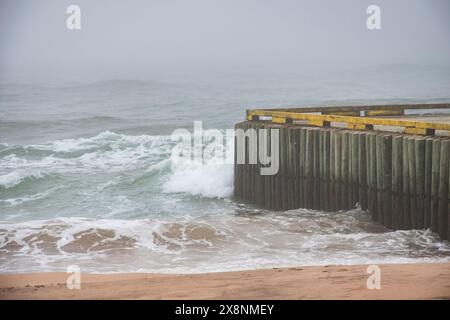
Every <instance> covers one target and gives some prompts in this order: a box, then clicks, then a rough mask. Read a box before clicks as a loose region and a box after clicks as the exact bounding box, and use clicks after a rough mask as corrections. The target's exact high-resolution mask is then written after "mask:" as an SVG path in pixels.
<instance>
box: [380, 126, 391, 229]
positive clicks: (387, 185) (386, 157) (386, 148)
mask: <svg viewBox="0 0 450 320" xmlns="http://www.w3.org/2000/svg"><path fill="white" fill-rule="evenodd" d="M382 148H383V149H382V154H383V186H382V187H383V190H382V194H383V195H382V199H383V207H382V208H383V213H382V215H383V223H384V225H385V226H386V227H388V228H392V135H383V147H382Z"/></svg>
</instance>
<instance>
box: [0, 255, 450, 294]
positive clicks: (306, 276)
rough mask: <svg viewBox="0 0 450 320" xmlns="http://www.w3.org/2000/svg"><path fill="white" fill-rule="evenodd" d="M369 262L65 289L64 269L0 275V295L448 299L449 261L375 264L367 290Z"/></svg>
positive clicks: (93, 280) (125, 278)
mask: <svg viewBox="0 0 450 320" xmlns="http://www.w3.org/2000/svg"><path fill="white" fill-rule="evenodd" d="M367 267H368V265H332V266H331V265H329V266H316V267H310V266H308V267H296V268H273V269H256V270H247V271H230V272H213V273H199V274H156V273H155V274H152V273H122V274H81V288H80V289H79V290H76V289H74V290H69V289H68V288H67V286H66V279H67V277H68V276H69V275H68V274H66V273H64V272H48V273H46V272H44V273H28V274H3V275H0V299H1V300H6V299H182V300H183V299H224V300H226V299H238V300H239V299H249V300H252V299H260V300H266V299H267V300H268V299H273V300H278V299H450V262H445V263H418V264H380V265H379V267H380V270H381V282H380V284H381V288H380V289H372V290H369V289H368V288H367V279H368V278H369V276H370V274H369V273H367Z"/></svg>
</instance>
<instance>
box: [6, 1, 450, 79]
mask: <svg viewBox="0 0 450 320" xmlns="http://www.w3.org/2000/svg"><path fill="white" fill-rule="evenodd" d="M70 4H76V5H79V6H80V8H81V27H82V28H81V30H76V31H73V30H72V31H71V30H68V29H67V28H66V19H67V17H68V15H67V14H66V8H67V6H68V5H70ZM370 4H377V5H379V6H380V7H381V22H382V29H381V30H377V31H369V30H368V29H367V28H366V19H367V14H366V9H367V7H368V6H369V5H370ZM0 49H1V50H0V68H1V69H0V74H1V75H0V80H2V81H8V80H11V81H13V80H16V79H22V78H26V77H32V78H34V79H39V78H41V77H42V78H44V79H45V78H47V77H48V78H52V77H55V78H62V79H75V78H79V77H80V78H87V77H88V78H89V79H104V78H108V77H110V78H128V79H134V78H142V77H144V78H145V77H148V78H151V77H152V75H154V74H158V73H165V72H167V73H170V72H179V71H186V72H197V71H198V72H200V71H201V72H203V71H208V72H209V71H213V72H221V71H240V72H253V71H258V72H264V71H268V72H270V71H280V72H283V70H286V71H298V72H301V71H302V70H307V69H313V70H314V69H322V70H323V69H324V70H327V69H328V68H330V69H331V68H338V69H339V68H349V67H358V66H366V65H379V64H391V63H413V64H427V65H428V64H445V65H450V1H448V0H432V1H425V0H388V1H378V0H377V1H365V0H342V1H335V0H329V1H318V0H309V1H300V0H142V1H139V0H127V1H112V0H71V1H63V0H53V1H49V0H40V1H35V0H1V1H0Z"/></svg>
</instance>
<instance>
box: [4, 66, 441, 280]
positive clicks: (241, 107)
mask: <svg viewBox="0 0 450 320" xmlns="http://www.w3.org/2000/svg"><path fill="white" fill-rule="evenodd" d="M449 101H450V72H449V70H448V69H441V68H438V67H427V68H423V67H415V68H412V67H411V66H389V67H384V68H380V69H366V70H359V71H352V72H341V73H337V74H333V75H329V74H322V75H317V74H316V75H309V76H307V75H299V74H297V75H282V76H281V75H276V74H273V75H264V76H255V77H242V76H236V75H235V76H231V75H227V76H215V77H205V78H202V77H196V78H186V79H184V78H181V79H180V78H177V79H175V80H171V79H164V80H158V81H140V80H139V81H138V80H106V81H98V82H91V83H61V84H46V83H2V84H0V272H1V273H11V272H32V271H65V270H66V268H67V266H69V265H78V266H79V267H80V268H81V270H82V271H84V272H101V273H109V272H169V273H173V272H182V273H196V272H206V271H225V270H242V269H253V268H271V267H285V266H300V265H303V266H304V265H324V264H355V263H383V262H384V263H388V262H397V263H408V262H431V261H450V244H449V243H448V242H443V241H440V240H439V238H438V237H437V235H436V234H434V233H432V232H431V231H429V230H410V231H392V230H388V229H386V228H384V227H382V226H380V225H378V224H376V223H373V222H371V221H370V217H369V215H368V214H367V213H366V212H364V211H362V210H360V209H358V208H355V209H354V210H351V211H346V212H344V211H341V212H332V213H325V212H319V211H313V210H303V209H298V210H290V211H286V212H272V211H267V210H261V209H259V208H256V207H254V206H252V205H249V204H245V203H240V202H239V201H236V200H234V199H233V198H232V193H233V166H232V165H230V164H212V163H177V162H174V161H173V160H172V158H171V157H170V155H171V153H172V150H173V148H174V147H175V144H176V142H174V141H172V139H171V136H170V135H171V133H172V132H173V130H175V129H178V128H186V129H188V130H192V127H193V121H196V120H201V121H203V126H204V128H205V130H206V132H209V131H208V130H212V129H219V130H222V132H223V131H224V130H226V129H229V128H233V125H234V123H235V122H237V121H241V120H242V119H243V118H244V115H245V109H247V108H253V107H287V106H308V105H343V104H362V103H364V104H368V103H408V102H412V103H419V102H449ZM211 143H217V141H216V142H205V147H208V145H209V144H211Z"/></svg>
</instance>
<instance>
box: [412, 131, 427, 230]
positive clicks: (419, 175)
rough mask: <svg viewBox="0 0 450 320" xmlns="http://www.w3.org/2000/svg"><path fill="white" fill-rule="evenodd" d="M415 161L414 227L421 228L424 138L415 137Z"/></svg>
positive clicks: (423, 222)
mask: <svg viewBox="0 0 450 320" xmlns="http://www.w3.org/2000/svg"><path fill="white" fill-rule="evenodd" d="M414 149H415V153H414V156H415V161H416V195H415V196H416V212H415V216H416V225H415V228H416V229H423V228H424V226H425V219H424V198H425V196H424V195H425V193H424V190H425V139H423V138H417V139H415V145H414Z"/></svg>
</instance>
